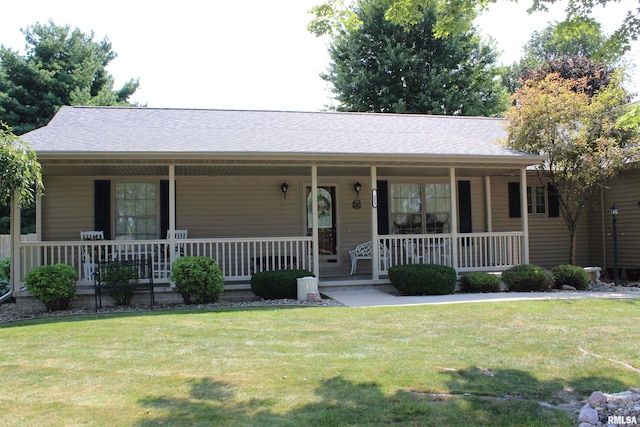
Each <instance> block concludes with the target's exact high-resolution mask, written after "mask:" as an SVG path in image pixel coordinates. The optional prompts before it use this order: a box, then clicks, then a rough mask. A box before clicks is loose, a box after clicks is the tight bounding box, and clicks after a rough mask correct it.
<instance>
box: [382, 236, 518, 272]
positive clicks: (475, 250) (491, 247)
mask: <svg viewBox="0 0 640 427" xmlns="http://www.w3.org/2000/svg"><path fill="white" fill-rule="evenodd" d="M453 240H454V238H453V237H452V235H450V234H403V235H388V236H380V241H381V242H382V243H383V244H384V245H385V246H386V247H387V249H388V251H389V266H393V265H398V264H422V263H424V264H441V265H447V266H449V267H453V268H455V269H456V270H457V271H458V272H459V273H464V272H472V271H499V270H505V269H507V268H509V267H512V266H514V265H519V264H522V263H523V262H524V233H522V232H518V231H516V232H504V233H469V234H459V235H457V237H456V238H455V249H456V251H455V252H454V250H453V244H452V242H453ZM454 254H457V256H454ZM383 273H384V272H383Z"/></svg>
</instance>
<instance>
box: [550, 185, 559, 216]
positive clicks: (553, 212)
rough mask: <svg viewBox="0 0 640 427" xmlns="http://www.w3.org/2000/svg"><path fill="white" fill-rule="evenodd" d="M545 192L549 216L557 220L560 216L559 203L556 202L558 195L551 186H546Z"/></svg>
mask: <svg viewBox="0 0 640 427" xmlns="http://www.w3.org/2000/svg"><path fill="white" fill-rule="evenodd" d="M547 191H548V193H549V216H550V217H552V218H557V217H559V216H560V203H559V202H558V194H557V193H556V189H555V188H554V187H553V185H551V184H547Z"/></svg>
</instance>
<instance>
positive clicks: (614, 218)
mask: <svg viewBox="0 0 640 427" xmlns="http://www.w3.org/2000/svg"><path fill="white" fill-rule="evenodd" d="M611 219H612V221H613V282H614V283H615V285H616V286H618V207H617V206H616V204H615V203H614V204H613V206H611Z"/></svg>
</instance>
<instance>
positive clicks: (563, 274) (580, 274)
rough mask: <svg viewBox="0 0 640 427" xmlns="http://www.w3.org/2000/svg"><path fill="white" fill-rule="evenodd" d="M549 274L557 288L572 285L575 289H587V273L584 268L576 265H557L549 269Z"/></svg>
mask: <svg viewBox="0 0 640 427" xmlns="http://www.w3.org/2000/svg"><path fill="white" fill-rule="evenodd" d="M551 274H553V281H554V284H555V287H556V288H558V289H559V288H562V285H567V286H573V287H574V288H576V289H587V287H588V286H589V275H588V274H587V272H586V271H584V268H582V267H578V266H577V265H571V264H563V265H557V266H555V267H553V269H551Z"/></svg>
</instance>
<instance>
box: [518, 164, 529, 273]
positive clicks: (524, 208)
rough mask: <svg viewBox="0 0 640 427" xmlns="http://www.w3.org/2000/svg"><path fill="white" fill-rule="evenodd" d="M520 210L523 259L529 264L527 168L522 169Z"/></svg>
mask: <svg viewBox="0 0 640 427" xmlns="http://www.w3.org/2000/svg"><path fill="white" fill-rule="evenodd" d="M520 212H522V215H521V217H522V245H523V246H524V247H523V248H522V250H523V254H522V260H523V261H524V263H525V264H529V214H528V210H527V168H523V169H520Z"/></svg>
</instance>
